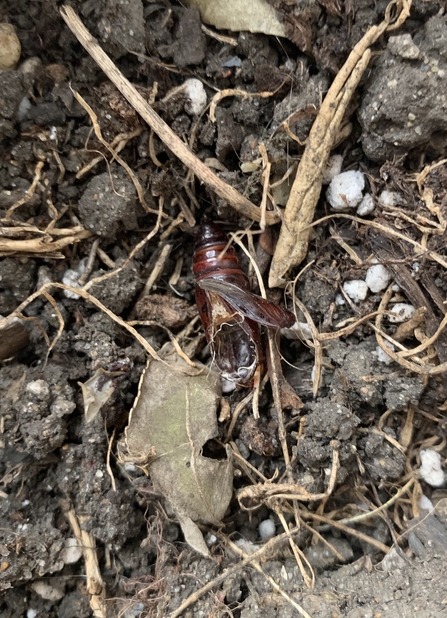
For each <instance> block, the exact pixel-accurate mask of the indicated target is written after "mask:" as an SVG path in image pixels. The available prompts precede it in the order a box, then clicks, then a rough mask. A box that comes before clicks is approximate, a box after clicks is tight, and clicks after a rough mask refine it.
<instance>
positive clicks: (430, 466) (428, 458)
mask: <svg viewBox="0 0 447 618" xmlns="http://www.w3.org/2000/svg"><path fill="white" fill-rule="evenodd" d="M419 455H420V458H421V467H420V468H419V474H420V475H421V478H422V479H423V480H424V481H425V482H426V483H428V484H429V485H431V486H432V487H441V485H444V482H445V475H444V471H443V469H442V467H441V455H440V454H439V453H438V451H434V450H432V449H425V450H422V451H421V452H420V453H419Z"/></svg>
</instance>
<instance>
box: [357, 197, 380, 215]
mask: <svg viewBox="0 0 447 618" xmlns="http://www.w3.org/2000/svg"><path fill="white" fill-rule="evenodd" d="M375 207H376V205H375V204H374V200H373V197H372V195H370V194H369V193H365V195H364V196H363V198H362V201H361V202H360V204H359V206H358V208H357V214H358V215H359V216H360V217H366V216H367V215H370V214H371V213H372V212H374V208H375Z"/></svg>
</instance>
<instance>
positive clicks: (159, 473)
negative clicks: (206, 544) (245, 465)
mask: <svg viewBox="0 0 447 618" xmlns="http://www.w3.org/2000/svg"><path fill="white" fill-rule="evenodd" d="M187 372H189V373H190V372H191V368H190V367H189V366H188V365H187V364H186V363H185V362H184V361H183V360H182V359H180V358H178V357H176V356H175V355H170V356H169V357H167V358H166V362H161V361H150V362H149V364H148V367H147V369H146V371H145V372H144V374H143V376H142V379H141V382H140V388H139V393H138V396H137V400H136V403H135V404H134V407H133V409H132V411H131V413H130V418H129V425H128V427H127V429H126V449H127V451H128V455H129V457H130V458H131V459H133V460H134V461H135V462H136V463H140V464H147V465H148V468H149V473H150V475H151V477H152V480H153V481H154V484H155V485H156V486H157V488H158V489H159V490H160V491H161V493H162V494H163V495H164V496H165V497H166V498H167V500H168V501H169V503H170V504H171V506H172V508H173V510H174V511H175V512H176V514H177V515H178V516H179V519H180V520H183V521H184V522H188V520H192V521H193V522H194V521H201V522H204V523H214V524H216V523H218V522H220V520H221V519H222V517H223V516H224V514H225V511H226V510H227V508H228V505H229V503H230V500H231V496H232V493H233V466H232V460H231V451H230V449H229V448H228V447H227V451H226V454H225V455H224V457H223V458H220V459H218V458H210V457H206V456H204V455H203V453H202V450H203V447H204V446H205V444H206V443H207V442H209V441H210V440H212V439H213V438H214V437H216V436H217V433H218V428H217V405H218V402H219V399H220V378H219V376H218V375H217V374H215V373H214V372H210V371H209V370H208V369H207V368H205V367H204V368H203V372H202V373H201V374H200V375H187ZM188 523H189V522H188ZM187 529H188V530H190V529H191V526H190V525H189V527H188V526H187ZM194 531H195V532H197V531H196V530H195V528H194ZM191 534H192V533H191ZM185 535H186V531H185ZM193 536H194V535H193ZM194 538H196V537H195V536H194ZM193 545H194V547H195V549H198V543H197V541H194V543H193ZM202 549H203V546H202ZM198 551H202V550H201V549H198ZM202 553H203V552H202Z"/></svg>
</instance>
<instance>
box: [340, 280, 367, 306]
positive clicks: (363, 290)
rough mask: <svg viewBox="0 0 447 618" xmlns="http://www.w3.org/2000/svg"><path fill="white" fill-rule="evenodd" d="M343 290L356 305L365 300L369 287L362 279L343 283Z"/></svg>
mask: <svg viewBox="0 0 447 618" xmlns="http://www.w3.org/2000/svg"><path fill="white" fill-rule="evenodd" d="M343 289H344V291H345V292H346V294H347V295H348V296H349V298H350V299H351V300H353V301H354V302H355V303H358V302H360V301H361V300H365V298H366V295H367V294H368V286H367V285H366V282H365V281H363V280H362V279H353V280H352V281H345V282H344V283H343Z"/></svg>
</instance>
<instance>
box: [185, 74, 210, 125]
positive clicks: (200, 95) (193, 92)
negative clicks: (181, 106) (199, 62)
mask: <svg viewBox="0 0 447 618" xmlns="http://www.w3.org/2000/svg"><path fill="white" fill-rule="evenodd" d="M183 86H184V88H185V94H186V96H187V97H188V99H189V101H188V103H187V104H186V105H185V111H186V112H187V113H188V114H191V116H200V114H201V113H202V112H203V110H204V109H205V107H206V104H207V97H206V92H205V88H204V87H203V84H202V82H201V81H200V79H196V78H195V77H191V79H187V80H186V81H185V83H184V84H183Z"/></svg>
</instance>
